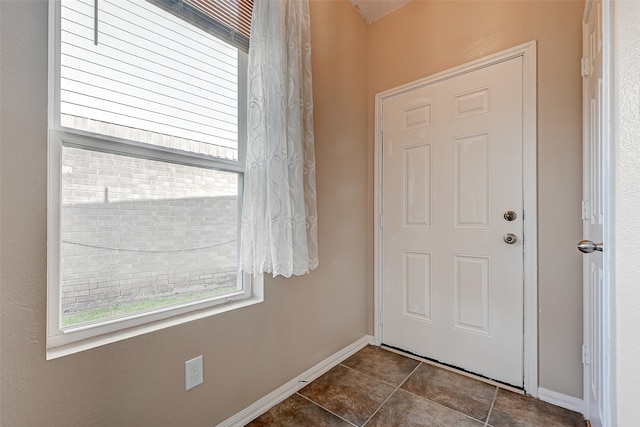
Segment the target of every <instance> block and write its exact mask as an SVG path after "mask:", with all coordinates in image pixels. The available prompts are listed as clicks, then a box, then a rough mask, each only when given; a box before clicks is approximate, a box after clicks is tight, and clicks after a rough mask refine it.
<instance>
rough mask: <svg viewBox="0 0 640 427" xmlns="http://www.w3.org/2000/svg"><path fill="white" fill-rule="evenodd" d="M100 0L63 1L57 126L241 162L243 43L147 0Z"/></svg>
mask: <svg viewBox="0 0 640 427" xmlns="http://www.w3.org/2000/svg"><path fill="white" fill-rule="evenodd" d="M97 4H98V9H97V10H96V9H94V2H93V0H72V1H70V0H66V1H63V2H62V8H61V35H60V37H61V55H60V124H61V125H62V126H64V127H70V128H74V129H80V130H85V131H89V132H93V133H98V134H103V135H110V136H115V137H119V138H124V139H128V140H134V141H139V142H144V143H148V144H154V145H160V146H165V147H170V148H175V149H180V150H184V151H189V152H195V153H199V154H204V155H209V156H214V157H221V158H224V159H232V160H237V159H238V55H239V52H238V49H237V48H235V47H233V46H231V45H229V44H227V43H225V42H223V41H221V40H219V39H217V38H216V37H214V36H213V35H211V34H209V33H207V32H205V31H203V30H201V29H199V28H197V27H195V26H193V25H190V24H188V23H187V22H186V21H184V20H182V19H180V18H178V17H177V16H175V15H173V14H170V13H168V12H166V11H165V10H163V9H161V8H159V7H156V6H154V5H153V4H151V3H149V2H147V1H142V0H136V1H123V0H117V1H108V0H100V1H98V2H97ZM96 28H97V32H96Z"/></svg>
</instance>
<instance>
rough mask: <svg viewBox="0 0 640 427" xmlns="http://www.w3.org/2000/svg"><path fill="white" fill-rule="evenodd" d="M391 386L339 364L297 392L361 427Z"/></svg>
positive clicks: (387, 394) (380, 403)
mask: <svg viewBox="0 0 640 427" xmlns="http://www.w3.org/2000/svg"><path fill="white" fill-rule="evenodd" d="M394 390H395V388H394V387H392V386H390V385H388V384H385V383H383V382H381V381H378V380H376V379H375V378H371V377H370V376H368V375H365V374H363V373H361V372H358V371H355V370H353V369H350V368H347V367H344V366H342V365H338V366H336V367H334V368H332V369H331V370H329V371H328V372H327V373H325V374H324V375H322V376H321V377H320V378H318V379H317V380H315V381H313V382H312V383H311V384H309V385H307V386H306V387H305V388H303V389H302V390H300V392H299V393H300V394H301V395H303V396H305V397H306V398H308V399H309V400H311V401H313V402H316V403H317V404H319V405H320V406H322V407H324V408H326V409H328V410H329V411H331V412H333V413H334V414H337V415H339V416H341V417H342V418H344V419H345V420H347V421H350V422H352V423H354V424H356V425H357V426H361V425H362V424H363V423H364V422H365V421H366V420H368V419H369V417H370V416H371V415H372V414H373V413H374V412H375V411H376V410H377V409H378V408H379V407H380V405H382V403H383V402H384V401H385V400H386V399H387V398H388V397H389V396H390V395H391V393H393V391H394Z"/></svg>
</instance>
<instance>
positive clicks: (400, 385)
mask: <svg viewBox="0 0 640 427" xmlns="http://www.w3.org/2000/svg"><path fill="white" fill-rule="evenodd" d="M421 364H422V363H418V365H417V366H416V367H415V368H413V370H412V371H411V372H409V375H407V376H406V377H405V378H404V380H402V382H401V383H400V384H399V385H397V386H394V387H395V390H393V392H392V393H391V394H390V395H389V396H388V397H387V398H386V399H385V400H384V402H382V404H381V405H380V406H378V409H376V410H375V411H373V414H371V416H370V417H369V418H367V420H366V421H365V422H364V424H362V426H363V427H364V426H366V425H367V423H368V422H369V421H371V418H373V417H374V416H375V415H376V414H377V413H378V412H379V411H380V409H382V407H383V406H384V405H385V404H386V403H387V402H388V401H389V399H391V397H392V396H393V395H394V394H396V392H397V391H398V389H399V388H400V387H402V385H403V384H404V383H406V382H407V380H408V379H409V377H410V376H411V375H413V373H414V372H415V371H416V370H417V369H418V368H419V367H420V365H421ZM385 384H386V383H385Z"/></svg>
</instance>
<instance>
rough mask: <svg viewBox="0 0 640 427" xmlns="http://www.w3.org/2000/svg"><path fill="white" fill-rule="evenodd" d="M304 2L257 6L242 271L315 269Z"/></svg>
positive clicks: (271, 0) (273, 0)
mask: <svg viewBox="0 0 640 427" xmlns="http://www.w3.org/2000/svg"><path fill="white" fill-rule="evenodd" d="M309 24H310V20H309V4H308V1H307V0H256V2H255V4H254V9H253V18H252V24H251V41H250V45H249V67H248V89H247V96H248V98H247V107H248V108H247V109H248V113H247V117H248V118H247V164H246V170H245V176H244V198H243V207H242V245H241V265H242V269H243V270H244V271H245V272H247V273H250V274H253V275H258V274H260V273H272V274H273V276H274V277H275V276H277V275H282V276H285V277H290V276H291V275H292V274H293V275H301V274H306V273H308V272H309V271H310V270H313V269H314V268H316V267H317V266H318V238H317V208H316V184H315V181H316V180H315V153H314V141H313V99H312V85H311V43H310V31H309Z"/></svg>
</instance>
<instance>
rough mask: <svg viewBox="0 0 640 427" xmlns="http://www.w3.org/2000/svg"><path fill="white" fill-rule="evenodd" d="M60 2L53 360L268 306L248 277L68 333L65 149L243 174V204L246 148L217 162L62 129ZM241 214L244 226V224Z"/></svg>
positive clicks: (55, 64)
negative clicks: (237, 286) (234, 287)
mask: <svg viewBox="0 0 640 427" xmlns="http://www.w3.org/2000/svg"><path fill="white" fill-rule="evenodd" d="M60 9H61V2H60V0H55V1H51V2H50V3H49V31H50V34H49V105H48V109H49V135H48V189H47V212H48V215H47V359H48V360H49V359H55V358H57V357H61V356H65V355H68V354H73V353H76V352H79V351H83V350H87V349H90V348H94V347H98V346H101V345H104V344H108V343H112V342H116V341H120V340H123V339H126V338H130V337H134V336H137V335H141V334H145V333H148V332H152V331H156V330H159V329H164V328H167V327H171V326H175V325H179V324H182V323H186V322H190V321H192V320H197V319H201V318H204V317H208V316H212V315H215V314H219V313H223V312H226V311H230V310H235V309H238V308H241V307H246V306H249V305H253V304H256V303H259V302H262V301H263V297H264V293H263V277H262V275H259V276H257V277H252V276H251V275H248V274H246V273H241V274H242V276H243V285H244V288H243V289H242V290H239V291H236V292H233V293H228V294H225V295H222V296H220V297H212V298H209V299H205V300H199V301H192V302H186V303H182V304H178V305H174V306H169V307H163V308H159V309H155V310H152V311H148V312H143V313H134V314H131V315H128V316H123V317H118V318H113V319H108V320H105V321H102V322H97V323H92V324H80V325H77V326H72V327H66V328H63V327H62V306H61V298H60V297H61V268H60V267H61V259H60V255H61V250H60V245H61V219H62V218H61V209H62V186H61V175H62V163H61V157H62V147H63V145H68V146H72V147H79V148H84V149H92V150H98V151H106V152H110V153H115V154H123V155H129V156H136V157H143V158H148V159H152V160H159V161H166V162H172V163H179V164H185V165H192V166H199V167H206V168H211V169H217V170H222V171H229V172H236V173H239V174H240V175H239V190H240V191H239V194H238V197H239V198H240V200H241V198H242V194H241V189H242V177H243V175H242V174H243V172H244V159H245V145H244V144H238V160H237V161H233V160H225V159H212V158H211V157H207V156H204V155H201V154H196V153H188V152H183V151H179V150H175V149H171V148H166V147H160V146H151V145H148V144H144V143H139V142H135V141H129V140H123V139H119V138H114V137H110V136H105V135H99V134H93V133H91V132H86V131H82V130H78V129H71V128H65V127H63V126H61V124H60V49H61V42H60V27H61V20H60ZM239 55H240V57H239V69H240V74H239V78H238V81H239V82H240V84H239V85H238V97H239V99H240V100H244V99H246V88H245V84H246V65H247V57H246V54H245V53H244V52H242V51H239ZM245 118H246V110H245V107H244V106H243V102H240V108H239V111H238V120H239V126H238V128H239V129H238V139H239V141H244V140H246V138H245V135H246V126H245V120H246V119H245ZM240 216H241V213H240V210H239V213H238V224H240Z"/></svg>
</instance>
